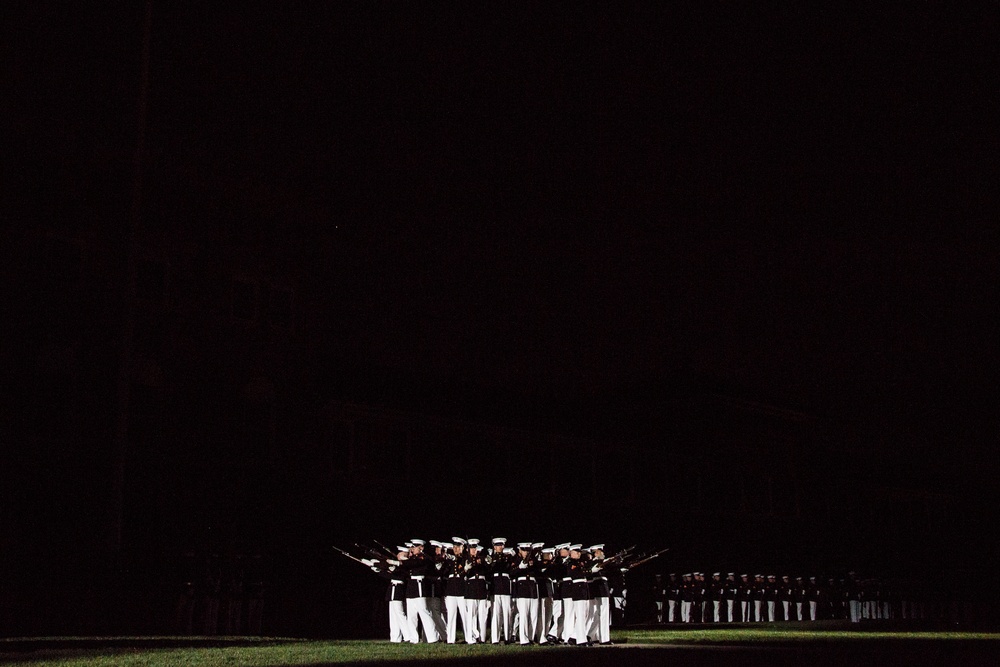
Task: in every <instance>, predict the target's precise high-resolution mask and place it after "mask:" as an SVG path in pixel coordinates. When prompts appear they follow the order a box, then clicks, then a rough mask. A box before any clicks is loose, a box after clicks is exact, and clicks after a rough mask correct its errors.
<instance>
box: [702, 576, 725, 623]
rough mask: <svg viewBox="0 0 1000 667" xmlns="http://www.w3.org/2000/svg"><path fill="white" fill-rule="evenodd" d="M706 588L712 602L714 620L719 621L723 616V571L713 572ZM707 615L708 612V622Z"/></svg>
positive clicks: (707, 595)
mask: <svg viewBox="0 0 1000 667" xmlns="http://www.w3.org/2000/svg"><path fill="white" fill-rule="evenodd" d="M705 589H706V593H705V595H706V598H707V599H708V601H709V602H711V604H712V622H713V623H718V622H719V621H720V619H721V618H722V593H723V590H722V589H723V586H722V573H721V572H713V573H712V580H711V581H710V582H708V583H707V584H706V586H705ZM707 616H708V614H706V618H705V622H706V623H707V622H708V618H707Z"/></svg>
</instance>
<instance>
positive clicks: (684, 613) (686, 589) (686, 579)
mask: <svg viewBox="0 0 1000 667" xmlns="http://www.w3.org/2000/svg"><path fill="white" fill-rule="evenodd" d="M694 587H695V583H694V575H693V574H690V573H688V574H684V575H683V576H682V577H681V623H690V622H691V607H692V605H694Z"/></svg>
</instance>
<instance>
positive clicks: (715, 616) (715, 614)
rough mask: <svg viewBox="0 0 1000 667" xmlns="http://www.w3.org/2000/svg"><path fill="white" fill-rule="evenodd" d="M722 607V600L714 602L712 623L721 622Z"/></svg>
mask: <svg viewBox="0 0 1000 667" xmlns="http://www.w3.org/2000/svg"><path fill="white" fill-rule="evenodd" d="M721 607H722V600H712V622H713V623H718V622H719V618H720V616H719V610H720V609H721Z"/></svg>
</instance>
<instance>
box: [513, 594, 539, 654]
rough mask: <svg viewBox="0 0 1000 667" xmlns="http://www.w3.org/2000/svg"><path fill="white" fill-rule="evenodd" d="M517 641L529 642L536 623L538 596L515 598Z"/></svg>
mask: <svg viewBox="0 0 1000 667" xmlns="http://www.w3.org/2000/svg"><path fill="white" fill-rule="evenodd" d="M517 616H518V618H519V619H520V622H519V623H518V628H517V629H518V633H517V634H518V641H519V642H520V643H522V644H530V643H531V640H532V638H534V636H535V627H536V626H537V625H538V598H517Z"/></svg>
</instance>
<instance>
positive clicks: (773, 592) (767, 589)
mask: <svg viewBox="0 0 1000 667" xmlns="http://www.w3.org/2000/svg"><path fill="white" fill-rule="evenodd" d="M764 601H765V602H767V621H768V623H774V620H775V617H776V616H777V605H778V578H777V577H776V576H774V575H773V574H769V575H767V582H766V583H765V584H764Z"/></svg>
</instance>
